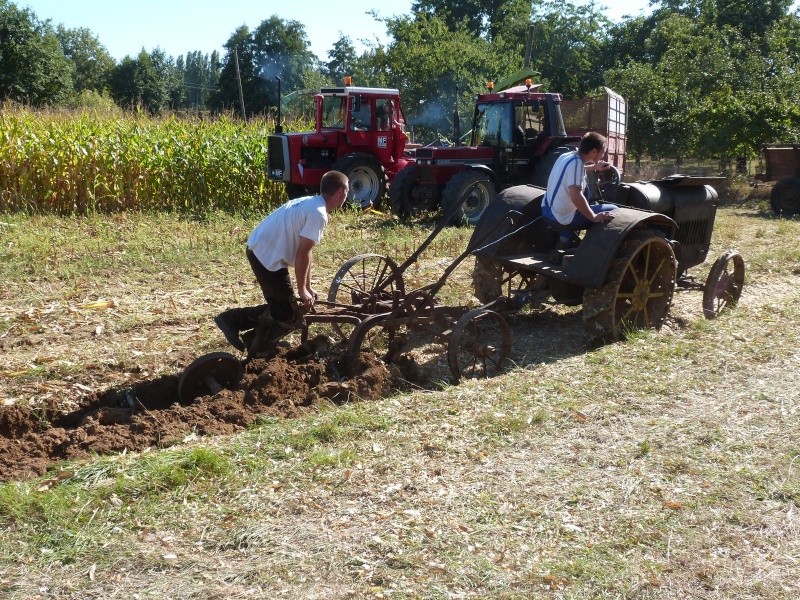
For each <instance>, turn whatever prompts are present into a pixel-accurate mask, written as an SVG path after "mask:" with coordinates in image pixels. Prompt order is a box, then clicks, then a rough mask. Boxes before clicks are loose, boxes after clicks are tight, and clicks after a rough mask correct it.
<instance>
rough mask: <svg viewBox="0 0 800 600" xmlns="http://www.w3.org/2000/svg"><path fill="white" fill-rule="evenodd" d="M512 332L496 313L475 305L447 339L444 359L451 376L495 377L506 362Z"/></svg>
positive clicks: (456, 379)
mask: <svg viewBox="0 0 800 600" xmlns="http://www.w3.org/2000/svg"><path fill="white" fill-rule="evenodd" d="M510 356H511V332H510V330H509V328H508V324H507V323H506V320H505V319H504V318H503V317H502V316H500V315H499V314H498V313H496V312H494V311H491V310H487V309H485V308H476V309H475V310H471V311H469V312H467V313H465V314H464V315H462V316H461V318H460V319H459V320H458V322H457V323H456V325H455V327H454V328H453V331H452V332H451V333H450V338H449V340H448V343H447V362H448V363H449V365H450V372H451V373H452V375H453V380H454V381H455V382H456V383H458V382H459V381H460V380H461V378H463V377H466V378H481V377H494V376H495V375H497V374H499V373H501V372H502V371H503V370H504V369H505V368H506V366H507V365H508V359H509V357H510Z"/></svg>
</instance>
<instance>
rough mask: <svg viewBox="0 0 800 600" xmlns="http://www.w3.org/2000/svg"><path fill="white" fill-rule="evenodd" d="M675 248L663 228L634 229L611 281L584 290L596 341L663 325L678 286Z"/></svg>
mask: <svg viewBox="0 0 800 600" xmlns="http://www.w3.org/2000/svg"><path fill="white" fill-rule="evenodd" d="M676 268H677V267H676V261H675V254H674V252H673V251H672V246H670V245H669V242H667V240H666V239H664V237H663V236H662V235H661V234H659V233H658V232H655V231H652V230H644V231H638V232H634V233H632V234H631V235H630V236H628V238H627V239H626V240H625V241H624V242H623V243H622V246H621V247H620V250H619V252H618V253H617V256H616V257H615V258H614V261H613V262H612V263H611V267H610V268H609V270H608V275H607V276H606V282H605V283H604V284H603V285H602V286H600V287H599V288H587V289H586V290H585V291H584V294H583V320H584V325H585V327H586V334H587V337H588V339H589V343H590V344H596V343H602V342H607V341H614V340H620V339H623V338H624V337H626V335H627V334H628V333H630V332H633V331H636V330H640V329H660V328H661V326H662V325H663V324H664V321H665V320H666V317H667V313H668V312H669V308H670V306H671V305H672V296H673V294H674V292H675V273H676Z"/></svg>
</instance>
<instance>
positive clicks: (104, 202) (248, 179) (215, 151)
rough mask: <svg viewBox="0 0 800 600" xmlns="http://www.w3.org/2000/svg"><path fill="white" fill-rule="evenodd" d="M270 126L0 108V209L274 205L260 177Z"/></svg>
mask: <svg viewBox="0 0 800 600" xmlns="http://www.w3.org/2000/svg"><path fill="white" fill-rule="evenodd" d="M272 129H273V125H272V123H268V122H266V121H264V120H260V121H252V122H249V123H242V122H239V121H234V120H232V119H229V118H227V117H225V116H222V117H214V118H205V119H201V118H197V117H193V118H180V119H179V118H176V117H169V118H165V119H154V118H150V117H146V116H139V115H130V116H125V117H119V116H108V117H104V116H102V115H97V114H90V113H59V112H48V111H32V110H26V109H23V108H11V109H10V110H6V109H4V110H3V111H2V112H0V212H25V213H58V214H89V213H110V212H117V211H124V210H143V211H145V210H166V211H175V212H187V213H193V214H194V213H204V212H208V211H213V210H223V211H246V210H250V209H255V208H258V209H264V208H266V207H269V206H274V205H277V204H278V203H280V202H281V201H283V199H284V196H283V186H282V185H279V184H275V183H273V182H270V181H268V180H267V175H266V158H267V156H266V152H267V144H266V140H267V135H268V134H269V133H271V131H272Z"/></svg>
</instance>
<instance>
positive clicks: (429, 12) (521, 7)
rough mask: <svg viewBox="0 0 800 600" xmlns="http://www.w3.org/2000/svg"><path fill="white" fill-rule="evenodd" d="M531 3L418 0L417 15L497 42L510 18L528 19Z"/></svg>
mask: <svg viewBox="0 0 800 600" xmlns="http://www.w3.org/2000/svg"><path fill="white" fill-rule="evenodd" d="M530 10H531V3H530V0H415V1H414V2H413V3H412V4H411V11H412V13H413V14H414V15H416V16H419V17H422V16H427V17H438V18H439V19H441V20H442V21H444V23H445V24H446V26H447V28H448V29H449V30H450V31H456V30H457V29H458V28H459V26H461V25H463V26H464V27H465V28H466V31H467V32H469V33H470V34H472V35H474V36H476V37H477V36H481V37H484V38H486V39H487V40H494V39H495V38H496V37H497V35H499V34H500V32H501V31H502V30H503V29H505V26H506V24H507V21H508V20H509V19H514V20H515V21H517V20H518V18H519V17H520V15H522V17H523V19H525V20H527V17H528V15H529V14H530Z"/></svg>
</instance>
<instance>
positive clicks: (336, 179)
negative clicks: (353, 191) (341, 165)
mask: <svg viewBox="0 0 800 600" xmlns="http://www.w3.org/2000/svg"><path fill="white" fill-rule="evenodd" d="M349 183H350V182H349V180H348V179H347V175H345V174H344V173H342V172H341V171H328V172H327V173H325V174H324V175H323V176H322V179H320V181H319V193H320V194H322V195H323V196H333V195H334V194H335V193H336V192H338V191H339V190H340V189H342V188H343V187H347V186H348V184H349Z"/></svg>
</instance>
